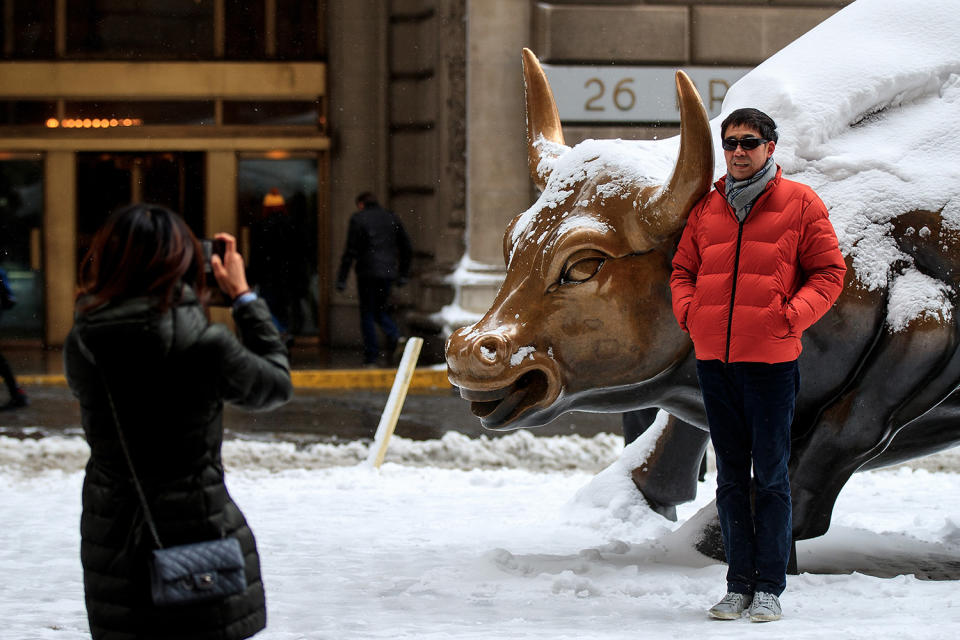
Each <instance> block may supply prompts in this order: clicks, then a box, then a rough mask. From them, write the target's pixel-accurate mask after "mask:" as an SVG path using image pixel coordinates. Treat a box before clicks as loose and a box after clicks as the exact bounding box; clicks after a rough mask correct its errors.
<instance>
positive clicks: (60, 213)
mask: <svg viewBox="0 0 960 640" xmlns="http://www.w3.org/2000/svg"><path fill="white" fill-rule="evenodd" d="M43 169H44V171H43V174H44V177H43V205H44V206H43V276H44V304H45V305H46V314H47V322H46V328H45V334H44V342H45V344H46V346H48V347H53V346H60V345H62V344H63V343H64V340H66V337H67V334H68V333H69V332H70V327H72V326H73V296H74V292H75V290H76V283H77V161H76V154H74V152H73V151H48V152H46V154H44V167H43Z"/></svg>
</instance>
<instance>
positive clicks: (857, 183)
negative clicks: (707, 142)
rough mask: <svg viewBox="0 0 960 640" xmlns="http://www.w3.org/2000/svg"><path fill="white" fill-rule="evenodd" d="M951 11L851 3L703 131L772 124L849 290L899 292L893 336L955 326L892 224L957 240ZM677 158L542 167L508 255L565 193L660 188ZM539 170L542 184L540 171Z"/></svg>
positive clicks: (926, 4)
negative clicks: (599, 178) (831, 241)
mask: <svg viewBox="0 0 960 640" xmlns="http://www.w3.org/2000/svg"><path fill="white" fill-rule="evenodd" d="M956 9H957V3H956V0H924V1H923V2H916V1H907V0H858V1H857V2H854V3H853V4H851V5H849V6H848V7H846V8H844V9H842V10H841V11H839V12H838V13H836V14H834V15H833V16H832V17H830V18H829V19H827V20H826V21H824V22H823V23H821V24H820V25H818V26H817V27H815V28H814V29H813V30H811V31H810V32H808V33H807V34H805V35H804V36H802V37H801V38H799V39H798V40H796V41H794V42H793V43H791V44H790V45H788V46H787V47H785V48H784V49H783V50H781V51H780V52H778V53H777V54H775V55H774V56H772V57H771V58H770V59H768V60H767V61H766V62H764V63H763V64H761V65H759V66H758V67H757V68H756V69H754V70H753V71H751V72H750V73H748V74H747V75H745V76H744V77H743V78H741V79H740V80H739V81H738V82H737V83H736V84H735V85H734V86H733V87H731V89H730V90H729V92H728V93H727V96H726V99H725V100H724V104H723V108H722V111H721V114H720V115H719V116H717V117H716V118H715V119H714V120H713V121H711V128H712V131H713V137H714V140H715V141H716V140H718V139H719V137H720V123H721V122H722V121H723V119H724V118H725V117H726V115H727V114H729V113H730V112H731V111H733V110H735V109H738V108H741V107H756V108H758V109H760V110H762V111H764V112H766V113H768V114H770V115H771V116H772V117H773V118H774V120H775V121H776V122H777V127H778V133H779V135H780V140H779V142H778V145H777V148H776V152H775V154H774V159H775V160H776V161H777V163H778V164H779V165H780V166H781V167H782V168H783V171H784V176H785V177H787V178H789V179H792V180H797V181H798V182H803V183H805V184H808V185H810V186H811V187H813V188H814V189H815V190H816V192H817V193H818V194H819V195H820V197H821V198H822V199H823V201H824V203H825V204H826V205H827V208H828V209H829V211H830V219H831V221H832V222H833V225H834V227H835V228H836V230H837V237H838V239H839V241H840V248H841V250H842V251H843V253H844V255H845V256H848V257H849V258H850V259H851V263H852V264H853V267H854V270H855V274H856V276H857V280H858V281H859V282H860V284H861V285H862V286H864V287H866V288H867V289H870V290H874V289H878V288H881V289H890V290H893V291H896V292H898V295H896V296H892V297H891V298H890V308H889V314H888V323H887V324H888V327H889V328H890V329H891V330H893V331H898V330H900V329H902V328H904V327H905V326H907V323H908V322H909V320H910V318H915V317H921V316H931V315H933V316H938V317H941V318H944V319H949V318H950V317H951V315H952V311H953V310H952V303H951V302H950V298H951V297H952V296H950V295H947V293H949V292H950V291H951V285H949V283H943V282H940V281H938V280H936V279H935V278H934V277H930V276H929V275H924V274H921V273H920V272H919V271H918V270H917V269H916V267H915V265H914V261H913V259H912V258H911V257H910V256H908V255H906V254H904V253H903V251H901V249H900V248H899V247H898V245H897V243H896V241H895V239H894V238H893V237H892V235H891V229H892V224H891V220H893V219H894V218H896V217H897V216H900V215H902V214H905V213H908V212H912V211H917V210H926V211H933V212H939V213H940V214H941V216H942V217H943V222H944V225H943V227H944V229H946V230H948V231H955V232H958V233H954V234H952V235H953V236H954V237H955V238H958V239H960V11H957V10H956ZM541 144H543V145H552V144H553V143H550V142H547V141H541ZM678 146H679V137H674V138H670V139H666V140H657V141H623V140H606V141H598V140H587V141H584V142H582V143H580V144H579V145H577V146H576V147H574V148H573V149H570V150H567V151H565V152H564V153H561V154H557V156H559V157H552V155H553V154H544V156H543V157H544V158H545V159H544V160H543V161H542V163H550V167H549V169H550V171H552V173H551V177H550V180H549V182H548V183H547V186H546V189H545V190H544V192H543V194H542V195H541V197H540V198H539V199H538V201H537V202H536V203H535V204H534V206H533V207H531V208H530V209H529V210H528V211H526V212H524V213H523V214H522V215H521V217H520V219H519V220H518V223H517V224H516V225H515V226H514V229H513V236H512V241H513V246H514V247H515V248H516V247H517V246H518V244H522V243H524V242H525V241H533V242H535V241H537V239H538V238H533V237H530V235H531V234H532V232H533V229H534V227H535V226H536V225H534V224H533V222H534V220H535V219H537V218H540V217H542V216H558V217H562V216H566V215H569V212H567V211H562V210H561V209H562V207H561V205H562V204H563V203H564V202H565V201H566V200H567V198H569V196H570V195H571V194H572V191H571V189H572V188H573V187H574V186H575V185H576V184H578V183H579V182H578V181H581V180H583V179H587V178H590V177H592V176H593V175H597V174H599V173H600V172H601V171H603V172H605V173H606V174H608V175H610V176H612V186H611V187H610V188H609V189H608V190H607V191H606V192H603V193H601V192H599V191H598V192H597V194H596V195H597V196H599V197H611V196H616V195H618V193H620V192H619V191H618V185H620V184H625V183H626V181H628V180H643V181H649V182H650V183H652V184H663V183H664V182H666V180H667V179H668V178H669V174H670V171H671V170H672V168H673V163H674V162H675V160H676V155H677V148H678ZM553 151H556V149H553ZM715 158H716V177H719V176H721V175H723V174H724V173H725V171H726V168H725V162H724V158H723V153H722V151H720V149H719V148H716V153H715ZM540 168H541V174H544V171H543V170H544V169H546V168H547V167H544V166H541V167H540ZM581 204H582V205H583V206H586V204H587V203H581ZM943 249H944V250H949V251H957V250H960V247H956V246H954V245H946V246H944V247H943ZM921 276H922V277H921ZM901 278H905V279H906V280H904V281H903V282H899V283H898V281H899V280H900V279H901ZM952 293H953V294H954V295H955V294H957V293H958V292H956V291H952Z"/></svg>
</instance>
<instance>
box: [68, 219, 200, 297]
mask: <svg viewBox="0 0 960 640" xmlns="http://www.w3.org/2000/svg"><path fill="white" fill-rule="evenodd" d="M203 266H204V257H203V249H202V248H201V246H200V242H199V241H198V240H197V238H196V236H194V235H193V232H192V231H190V227H188V226H187V223H186V222H184V220H183V218H181V217H180V216H179V215H177V214H176V213H174V212H173V211H170V210H169V209H167V208H165V207H161V206H159V205H155V204H131V205H128V206H126V207H123V208H121V209H118V210H117V211H114V212H113V213H112V214H110V217H109V218H107V221H106V223H104V225H103V226H102V227H101V228H100V230H99V231H97V233H96V235H95V236H94V237H93V243H92V244H91V245H90V250H89V251H87V255H86V256H84V258H83V262H81V263H80V278H79V280H80V288H79V292H78V294H77V297H78V298H79V297H80V296H90V300H89V302H86V303H85V304H84V305H83V310H86V309H91V308H93V307H98V306H100V305H101V304H104V303H105V302H108V301H110V300H113V299H116V298H120V299H122V298H133V297H136V296H143V295H150V296H156V297H157V298H159V300H160V308H161V309H162V310H166V309H167V308H169V307H170V306H171V305H172V304H173V303H174V302H175V300H176V298H177V297H178V296H179V294H180V285H181V283H183V284H189V285H191V286H192V287H194V289H195V290H196V291H197V295H198V296H201V299H203V298H202V296H203V294H204V286H205V284H206V282H205V278H204V269H203Z"/></svg>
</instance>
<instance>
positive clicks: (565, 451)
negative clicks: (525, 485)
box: [0, 431, 623, 473]
mask: <svg viewBox="0 0 960 640" xmlns="http://www.w3.org/2000/svg"><path fill="white" fill-rule="evenodd" d="M369 448H370V445H369V443H367V442H361V441H351V442H345V443H342V444H326V443H314V444H307V445H299V444H297V443H295V442H263V441H257V440H248V439H243V438H231V439H227V440H226V441H224V443H223V459H224V463H225V465H226V467H227V468H228V471H234V470H241V469H249V470H265V471H269V472H279V471H283V470H285V469H305V470H312V469H325V468H329V467H339V466H350V465H356V464H359V463H361V462H363V461H364V460H366V458H367V454H368V453H369ZM622 448H623V438H622V437H621V436H618V435H614V434H611V433H599V434H597V435H595V436H593V437H591V438H584V437H582V436H579V435H569V436H551V437H536V436H534V435H533V434H531V433H530V432H529V431H516V432H513V433H510V434H509V435H505V436H503V437H498V438H488V437H487V436H481V437H480V438H475V439H474V438H469V437H467V436H465V435H463V434H462V433H458V432H456V431H448V432H447V433H446V434H444V436H443V437H442V438H441V439H439V440H410V439H408V438H403V437H400V436H394V437H393V438H391V439H390V446H389V448H388V449H387V456H386V459H385V461H386V462H390V463H395V464H402V465H405V466H414V467H426V466H429V467H434V468H443V469H504V468H507V469H527V470H530V471H540V472H543V471H573V470H579V471H588V472H596V471H598V470H600V469H602V468H604V467H605V466H607V465H608V464H610V462H611V461H613V460H615V459H616V458H617V456H618V455H619V454H620V451H621V449H622ZM89 455H90V449H89V447H88V446H87V443H86V441H85V440H84V439H83V438H82V437H79V436H74V437H64V436H49V437H44V438H39V439H33V438H27V439H23V440H20V439H16V438H11V437H7V436H0V469H11V470H17V471H19V472H26V473H38V472H43V471H49V470H60V471H66V472H73V471H80V470H82V469H83V468H84V465H86V462H87V458H88V457H89Z"/></svg>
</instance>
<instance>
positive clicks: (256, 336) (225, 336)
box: [64, 205, 292, 640]
mask: <svg viewBox="0 0 960 640" xmlns="http://www.w3.org/2000/svg"><path fill="white" fill-rule="evenodd" d="M217 238H218V239H219V240H222V241H224V243H225V245H226V250H225V252H224V255H223V258H222V259H221V258H220V257H219V256H216V257H213V258H212V260H211V263H212V267H213V274H214V276H215V277H216V280H217V283H218V284H219V285H220V288H221V290H223V291H224V293H225V294H226V295H227V296H229V297H230V299H231V300H234V304H233V318H234V321H235V322H236V325H237V328H238V329H239V332H240V335H241V340H240V341H238V340H237V338H236V337H235V336H234V335H233V333H231V332H230V331H229V330H228V329H227V328H226V327H225V326H223V325H219V324H210V323H208V321H207V318H206V315H205V312H204V306H203V304H202V300H203V299H204V297H205V295H206V294H205V289H204V285H205V282H204V258H203V255H202V250H201V246H200V243H199V242H198V241H197V239H196V238H195V237H194V236H193V234H192V233H191V232H190V230H189V228H188V227H187V226H186V224H185V223H184V221H183V219H182V218H181V217H180V216H178V215H176V214H175V213H173V212H171V211H169V210H167V209H164V208H162V207H156V206H151V205H132V206H130V207H127V208H126V209H123V210H121V211H118V212H117V213H115V214H113V215H112V216H111V217H110V219H109V220H108V221H107V223H106V225H105V226H104V228H102V229H101V230H100V231H99V232H98V234H97V235H96V237H95V238H94V241H93V244H92V246H91V249H90V252H89V253H88V254H87V256H86V257H85V258H84V261H83V263H82V265H81V270H80V294H79V296H78V299H77V307H76V314H75V323H74V327H73V329H72V330H71V332H70V335H69V336H68V337H67V341H66V345H65V350H64V358H65V364H66V372H67V380H68V382H69V384H70V388H71V389H72V390H73V393H74V395H76V396H77V398H78V399H79V401H80V407H81V414H82V420H83V429H84V433H85V435H86V438H87V442H88V443H89V445H90V460H89V462H88V463H87V468H86V477H85V479H84V484H83V515H82V517H81V521H80V533H81V546H80V558H81V562H82V564H83V576H84V592H85V599H86V605H87V617H88V620H89V622H90V630H91V633H92V635H93V638H95V639H100V638H103V639H111V640H113V639H121V638H131V639H132V638H137V639H142V638H157V639H159V638H178V639H188V638H189V639H197V640H200V639H214V638H216V639H239V638H247V637H249V636H252V635H253V634H255V633H257V632H258V631H259V630H261V629H263V628H264V626H265V625H266V607H265V602H264V592H263V584H262V582H261V579H260V562H259V558H258V555H257V548H256V544H255V542H254V538H253V533H252V532H251V530H250V528H249V527H248V526H247V523H246V520H245V519H244V517H243V514H242V513H241V512H240V509H239V508H238V507H237V505H236V504H234V502H233V500H232V499H231V498H230V495H229V494H228V493H227V489H226V486H225V485H224V479H223V465H222V462H221V458H220V446H221V443H222V439H223V425H222V415H223V403H224V402H230V403H232V404H235V405H239V406H243V407H247V408H250V409H269V408H272V407H275V406H278V405H280V404H282V403H283V402H286V401H287V400H288V399H289V398H290V396H291V394H292V386H291V383H290V371H289V363H288V360H287V354H286V349H285V348H284V346H283V344H282V343H281V341H280V337H279V335H278V333H277V331H276V329H275V328H274V326H273V323H272V322H271V319H270V312H269V310H268V309H267V305H266V304H265V303H264V302H263V301H262V300H259V299H256V294H253V293H252V292H250V291H249V289H248V288H247V282H246V277H245V275H244V267H243V259H242V258H241V257H240V255H239V254H238V253H237V252H236V241H235V240H234V238H233V237H232V236H229V235H227V234H218V236H217ZM107 388H109V392H110V396H112V398H113V401H114V404H115V407H116V412H117V416H118V418H119V422H120V427H121V429H122V430H123V434H124V438H125V440H126V441H127V446H128V448H129V450H130V456H131V458H132V461H133V465H134V468H135V470H136V473H137V476H138V478H139V480H140V483H141V484H142V485H143V489H144V492H145V494H146V498H147V503H148V505H149V508H150V511H151V513H152V515H153V519H154V521H155V522H156V527H157V530H158V533H159V537H160V540H161V542H162V543H163V545H164V546H165V547H170V546H174V545H180V544H186V543H191V542H200V541H205V540H213V539H217V538H221V537H225V536H230V537H234V538H237V539H238V540H239V542H240V546H241V549H242V550H243V554H244V558H245V573H246V579H247V587H246V590H245V591H244V592H241V593H239V594H236V595H232V596H228V597H226V598H225V599H222V600H217V601H212V602H205V603H201V604H190V605H177V606H167V607H157V606H155V605H154V604H153V602H152V599H151V593H150V575H149V561H150V556H151V553H152V551H153V549H154V548H155V546H156V545H155V543H154V542H153V538H152V537H151V535H150V533H149V530H148V527H147V524H146V521H145V519H144V514H143V509H142V508H141V506H140V501H139V499H138V497H137V494H136V491H135V489H134V485H133V482H132V479H131V474H130V469H129V467H128V463H127V460H126V458H125V457H124V454H123V450H122V448H121V445H120V441H119V438H118V434H117V428H116V426H115V421H114V415H113V412H112V411H111V408H110V401H109V398H108V394H107Z"/></svg>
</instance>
